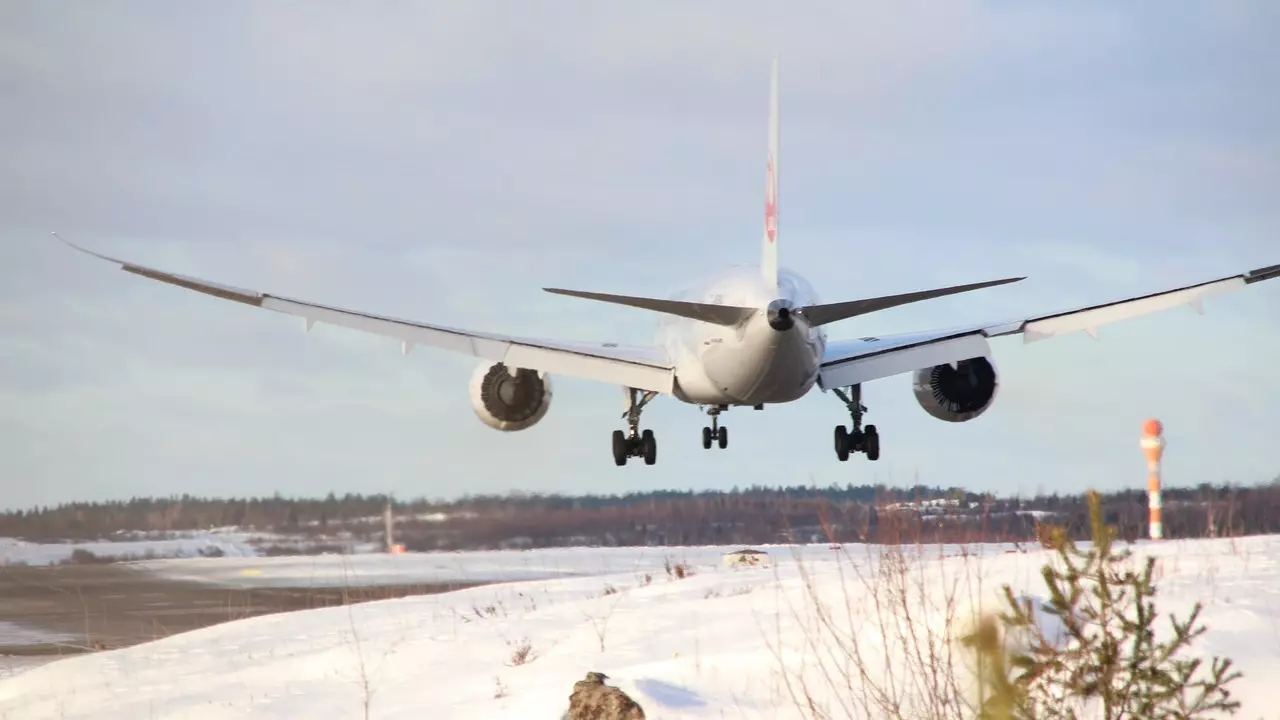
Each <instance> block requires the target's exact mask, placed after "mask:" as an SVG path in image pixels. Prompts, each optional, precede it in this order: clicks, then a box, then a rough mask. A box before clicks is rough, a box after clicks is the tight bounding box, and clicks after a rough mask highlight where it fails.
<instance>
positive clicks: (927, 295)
mask: <svg viewBox="0 0 1280 720" xmlns="http://www.w3.org/2000/svg"><path fill="white" fill-rule="evenodd" d="M1019 280H1026V278H1024V277H1016V278H1005V279H1003V280H991V281H988V282H980V283H973V284H970V285H956V286H954V287H946V288H939V289H937V290H921V291H919V292H912V293H903V294H901V295H886V296H884V297H878V298H867V299H865V300H850V301H848V302H839V303H828V304H826V305H810V306H808V307H806V308H804V310H803V313H804V316H805V318H806V319H808V320H809V324H810V325H813V326H814V327H817V326H819V325H826V324H828V323H833V322H836V321H837V320H845V319H847V318H851V317H857V316H859V315H866V314H868V313H873V312H878V311H880V310H887V309H889V308H891V307H897V306H899V305H908V304H910V303H914V302H920V301H921V300H932V299H933V298H940V297H945V296H947V295H955V294H956V293H963V292H969V291H971V290H981V289H983V288H989V287H995V286H997V285H1007V284H1009V283H1015V282H1018V281H1019Z"/></svg>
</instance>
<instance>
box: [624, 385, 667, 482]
mask: <svg viewBox="0 0 1280 720" xmlns="http://www.w3.org/2000/svg"><path fill="white" fill-rule="evenodd" d="M626 391H627V411H626V412H625V413H623V414H622V417H624V418H626V420H627V427H628V428H629V431H628V432H625V433H624V432H623V431H621V430H614V431H613V462H614V464H615V465H619V466H621V465H626V464H627V458H630V457H638V458H644V464H645V465H652V464H654V463H656V462H657V461H658V441H657V439H656V438H654V436H653V431H652V430H645V431H644V432H641V431H640V412H641V411H642V410H644V406H645V405H648V404H649V401H650V400H652V399H654V398H655V397H657V396H658V393H656V392H653V391H652V390H646V391H643V392H642V391H640V390H636V389H635V388H627V389H626Z"/></svg>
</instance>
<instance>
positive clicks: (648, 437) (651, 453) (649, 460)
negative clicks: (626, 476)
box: [640, 430, 658, 465]
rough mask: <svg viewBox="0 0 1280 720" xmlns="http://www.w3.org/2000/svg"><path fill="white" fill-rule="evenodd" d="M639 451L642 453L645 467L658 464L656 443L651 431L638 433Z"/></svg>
mask: <svg viewBox="0 0 1280 720" xmlns="http://www.w3.org/2000/svg"><path fill="white" fill-rule="evenodd" d="M640 449H641V450H642V451H643V452H644V464H645V465H652V464H654V463H656V462H658V441H657V439H656V438H654V437H653V431H652V430H645V431H644V432H642V433H640Z"/></svg>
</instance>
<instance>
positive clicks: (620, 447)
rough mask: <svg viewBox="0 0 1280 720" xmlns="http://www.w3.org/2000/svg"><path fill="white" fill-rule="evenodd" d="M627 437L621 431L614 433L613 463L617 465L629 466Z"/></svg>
mask: <svg viewBox="0 0 1280 720" xmlns="http://www.w3.org/2000/svg"><path fill="white" fill-rule="evenodd" d="M627 454H628V453H627V435H626V433H624V432H622V431H621V430H614V431H613V463H614V464H615V465H619V466H622V465H626V464H627Z"/></svg>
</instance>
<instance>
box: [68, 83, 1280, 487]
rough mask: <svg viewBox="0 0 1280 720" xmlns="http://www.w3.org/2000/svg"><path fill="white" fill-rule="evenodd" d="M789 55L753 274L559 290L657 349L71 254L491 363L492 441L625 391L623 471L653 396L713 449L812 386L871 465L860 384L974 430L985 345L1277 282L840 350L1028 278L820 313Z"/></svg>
mask: <svg viewBox="0 0 1280 720" xmlns="http://www.w3.org/2000/svg"><path fill="white" fill-rule="evenodd" d="M778 141H779V114H778V59H777V57H774V58H773V62H772V67H771V77H770V88H769V125H768V154H767V156H766V160H765V202H764V228H763V235H762V238H761V240H760V243H761V245H760V263H759V265H758V266H756V265H751V266H735V267H731V268H729V269H727V270H725V271H723V272H721V273H720V274H718V275H717V276H715V277H714V278H713V279H711V280H710V281H708V282H706V283H704V284H702V285H701V286H699V287H698V288H697V289H695V290H694V291H691V292H688V293H676V294H674V295H672V296H671V297H670V298H669V299H660V298H652V297H635V296H626V295H616V294H609V293H601V292H586V291H581V290H570V289H563V288H543V290H545V291H546V292H550V293H555V294H558V295H564V296H569V297H572V298H579V299H587V300H594V301H599V302H605V303H612V304H615V305H622V306H629V307H633V308H639V309H643V310H648V311H651V312H654V313H658V314H659V322H658V337H657V340H658V341H657V342H656V343H655V344H653V345H648V346H627V345H620V344H618V343H611V342H566V341H559V340H547V339H532V338H521V337H512V336H507V335H500V334H494V333H487V332H473V331H470V330H462V329H457V328H452V327H445V326H440V325H433V324H427V323H422V322H415V321H410V320H400V319H396V318H391V317H384V316H380V315H372V314H369V313H363V312H357V311H353V310H343V309H340V308H336V307H331V306H328V305H322V304H319V303H313V302H308V301H305V300H296V299H292V298H286V297H281V296H278V295H272V294H268V293H263V292H258V291H255V290H246V289H242V288H236V287H231V286H228V285H223V284H220V283H215V282H210V281H207V280H201V279H198V278H193V277H187V276H184V275H177V274H174V273H170V272H166V271H163V270H156V269H153V268H149V267H144V266H142V265H138V264H135V263H132V262H129V261H124V260H117V259H114V258H111V257H108V256H106V255H101V254H99V253H97V252H94V251H92V250H88V249H86V248H83V247H81V246H79V245H76V244H74V243H71V242H69V241H67V240H65V239H63V238H62V237H61V236H58V234H57V233H56V232H55V233H53V235H54V236H55V237H57V239H59V240H61V241H62V242H64V243H66V244H67V245H70V246H71V247H73V248H75V249H77V250H80V251H82V252H85V253H88V254H89V255H93V256H94V257H97V258H99V259H102V260H106V261H108V262H111V263H114V264H116V265H119V266H120V268H121V269H123V270H125V271H126V272H130V273H133V274H135V275H140V276H142V277H146V278H151V279H153V280H158V281H160V282H164V283H169V284H171V285H177V286H179V287H183V288H187V289H189V290H194V291H196V292H200V293H205V294H207V295H212V296H214V297H217V298H222V299H224V300H231V301H234V302H238V303H241V304H244V305H249V306H251V307H257V308H263V309H266V310H272V311H275V312H279V313H284V314H286V315H294V316H297V317H300V318H302V319H303V320H304V323H305V328H306V329H307V330H310V329H311V327H312V325H313V324H314V323H317V322H321V323H328V324H332V325H338V326H342V327H346V328H351V329H354V330H360V331H364V332H368V333H374V334H377V335H383V336H387V337H390V338H394V339H397V340H400V341H401V350H402V352H404V353H406V354H407V353H408V352H409V350H410V349H411V348H412V347H413V346H415V345H426V346H431V347H436V348H441V349H444V350H449V351H453V352H457V353H463V354H467V355H471V356H473V357H477V358H480V364H479V366H478V367H477V368H476V369H475V370H474V371H473V373H472V376H471V380H470V383H469V395H470V399H471V405H472V408H473V409H474V411H475V413H476V416H477V417H478V418H479V419H480V420H481V421H482V422H483V423H484V424H486V425H488V426H489V427H491V428H494V429H495V430H499V431H504V432H516V431H521V430H526V429H528V428H530V427H533V426H534V425H536V424H537V423H538V422H539V421H540V420H542V418H543V417H544V416H545V415H546V413H547V411H548V409H549V408H550V405H551V398H552V386H551V375H554V374H561V375H567V376H572V377H578V378H587V379H590V380H596V381H600V382H604V383H610V384H614V385H618V386H621V387H622V388H623V392H624V396H625V398H626V404H627V410H626V412H625V413H624V414H623V418H625V420H626V424H627V430H626V431H625V432H624V431H623V430H621V429H619V430H614V431H613V434H612V450H613V459H614V463H615V464H616V465H619V466H622V465H626V464H627V460H628V459H629V458H635V457H638V458H642V459H643V461H644V463H645V464H646V465H653V464H654V463H655V462H656V461H657V440H656V439H655V436H654V433H653V431H652V430H651V429H648V428H646V429H643V430H642V429H641V427H640V420H641V413H642V412H643V410H644V408H645V407H646V406H647V405H648V404H649V403H650V402H651V401H652V400H653V399H654V398H656V397H658V396H660V395H661V396H670V397H673V398H675V399H677V400H679V401H681V402H683V403H687V404H690V405H696V406H698V408H699V410H701V411H702V412H705V413H706V414H707V415H708V417H709V421H708V422H709V424H708V425H707V426H705V427H703V428H702V446H703V448H706V449H710V448H711V447H712V445H713V443H714V444H715V445H718V446H719V447H720V448H721V449H724V448H726V447H728V443H729V435H728V430H727V428H726V427H725V426H724V425H721V424H720V422H719V416H720V414H721V413H722V412H725V411H727V410H729V409H730V408H733V407H752V408H754V409H756V410H762V409H763V408H764V406H765V405H770V404H780V403H789V402H794V401H796V400H799V399H801V398H803V397H805V396H806V395H808V394H809V392H810V391H811V390H812V389H813V388H814V387H817V388H818V389H819V390H820V391H822V392H824V393H825V392H828V391H830V392H833V393H834V394H835V395H836V397H838V398H839V399H840V400H841V401H842V402H843V403H844V405H845V408H846V409H847V411H848V412H849V415H850V421H851V422H850V426H849V427H846V426H845V425H844V424H841V425H837V426H836V427H835V433H834V449H835V454H836V457H837V459H838V460H840V461H842V462H843V461H847V460H848V459H849V456H850V454H857V453H861V454H863V455H865V456H866V458H867V459H868V460H870V461H876V460H878V459H879V458H880V434H879V431H878V430H877V428H876V426H875V425H871V424H868V425H865V426H864V424H863V420H864V418H865V416H866V413H867V407H866V406H865V405H863V404H862V395H861V390H862V385H863V384H864V383H868V382H871V381H873V380H879V379H882V378H886V377H890V376H895V375H901V374H905V373H911V374H912V389H913V392H914V395H915V399H916V402H917V403H919V405H920V406H921V407H922V408H923V409H924V410H925V411H926V412H927V413H928V414H929V415H931V416H933V417H934V418H937V419H939V420H943V421H947V422H967V421H970V420H973V419H974V418H977V417H978V416H980V415H982V414H983V413H985V412H986V411H987V410H988V409H989V408H990V407H991V405H992V403H993V401H994V400H995V396H996V391H997V388H998V387H999V378H998V374H997V371H996V368H995V365H994V364H993V363H992V360H991V350H990V346H989V344H988V342H987V341H988V339H990V338H994V337H1004V336H1012V335H1019V334H1020V335H1022V337H1023V341H1024V342H1034V341H1037V340H1042V339H1046V338H1050V337H1055V336H1057V335H1062V334H1066V333H1071V332H1076V331H1080V330H1084V331H1085V332H1087V333H1089V334H1090V335H1093V336H1094V337H1096V329H1097V328H1098V327H1099V326H1101V325H1105V324H1109V323H1112V322H1116V321H1118V320H1123V319H1126V318H1131V317H1136V316H1139V315H1145V314H1147V313H1150V312H1154V311H1157V310H1163V309H1167V308H1172V307H1177V306H1181V305H1189V306H1191V307H1192V308H1193V309H1195V310H1196V311H1197V312H1201V311H1202V308H1201V303H1202V301H1203V300H1205V299H1206V298H1209V297H1212V296H1216V295H1220V294H1222V293H1226V292H1230V291H1234V290H1237V289H1240V288H1243V287H1245V286H1246V285H1251V284H1253V283H1256V282H1260V281H1262V280H1270V279H1272V278H1275V277H1280V265H1271V266H1269V267H1262V268H1258V269H1256V270H1251V271H1249V272H1245V273H1242V274H1238V275H1232V276H1228V277H1222V278H1217V279H1214V280H1208V281H1205V282H1201V283H1197V284H1195V285H1188V286H1185V287H1179V288H1174V289H1171V290H1166V291H1163V292H1157V293H1153V294H1149V295H1143V296H1139V297H1131V298H1128V299H1124V300H1119V301H1115V302H1107V303H1101V304H1097V305H1090V306H1086V307H1082V308H1077V309H1074V310H1068V311H1063V312H1052V313H1045V314H1039V315H1031V316H1027V317H1022V318H1017V319H1013V320H1005V321H1000V322H982V323H975V324H972V325H965V326H961V327H953V328H949V329H943V330H928V331H923V332H908V333H901V334H895V335H885V336H879V337H857V338H850V339H844V340H834V341H829V340H828V338H827V335H826V330H825V328H826V326H827V325H830V324H832V323H835V322H838V321H841V320H847V319H849V318H854V317H858V316H861V315H866V314H869V313H873V312H877V311H879V310H884V309H887V308H892V307H897V306H900V305H906V304H909V303H915V302H921V301H924V300H930V299H934V298H939V297H944V296H948V295H954V294H957V293H965V292H971V291H974V290H980V289H984V288H990V287H996V286H999V285H1005V284H1008V283H1013V282H1018V281H1020V280H1024V279H1025V278H1022V277H1015V278H1004V279H1000V280H992V281H987V282H978V283H971V284H967V285H956V286H952V287H945V288H938V289H933V290H923V291H917V292H908V293H902V294H898V295H889V296H885V297H872V298H863V299H860V300H850V301H845V302H835V303H822V302H821V301H820V299H819V297H818V295H817V293H816V292H815V291H814V288H813V286H812V285H811V284H810V283H809V282H808V281H806V280H805V279H804V278H803V277H802V276H801V275H799V274H798V273H796V272H793V271H791V270H789V269H786V268H783V267H781V266H780V265H779V264H778V240H779V236H778V178H779V166H778V161H779V155H778Z"/></svg>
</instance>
